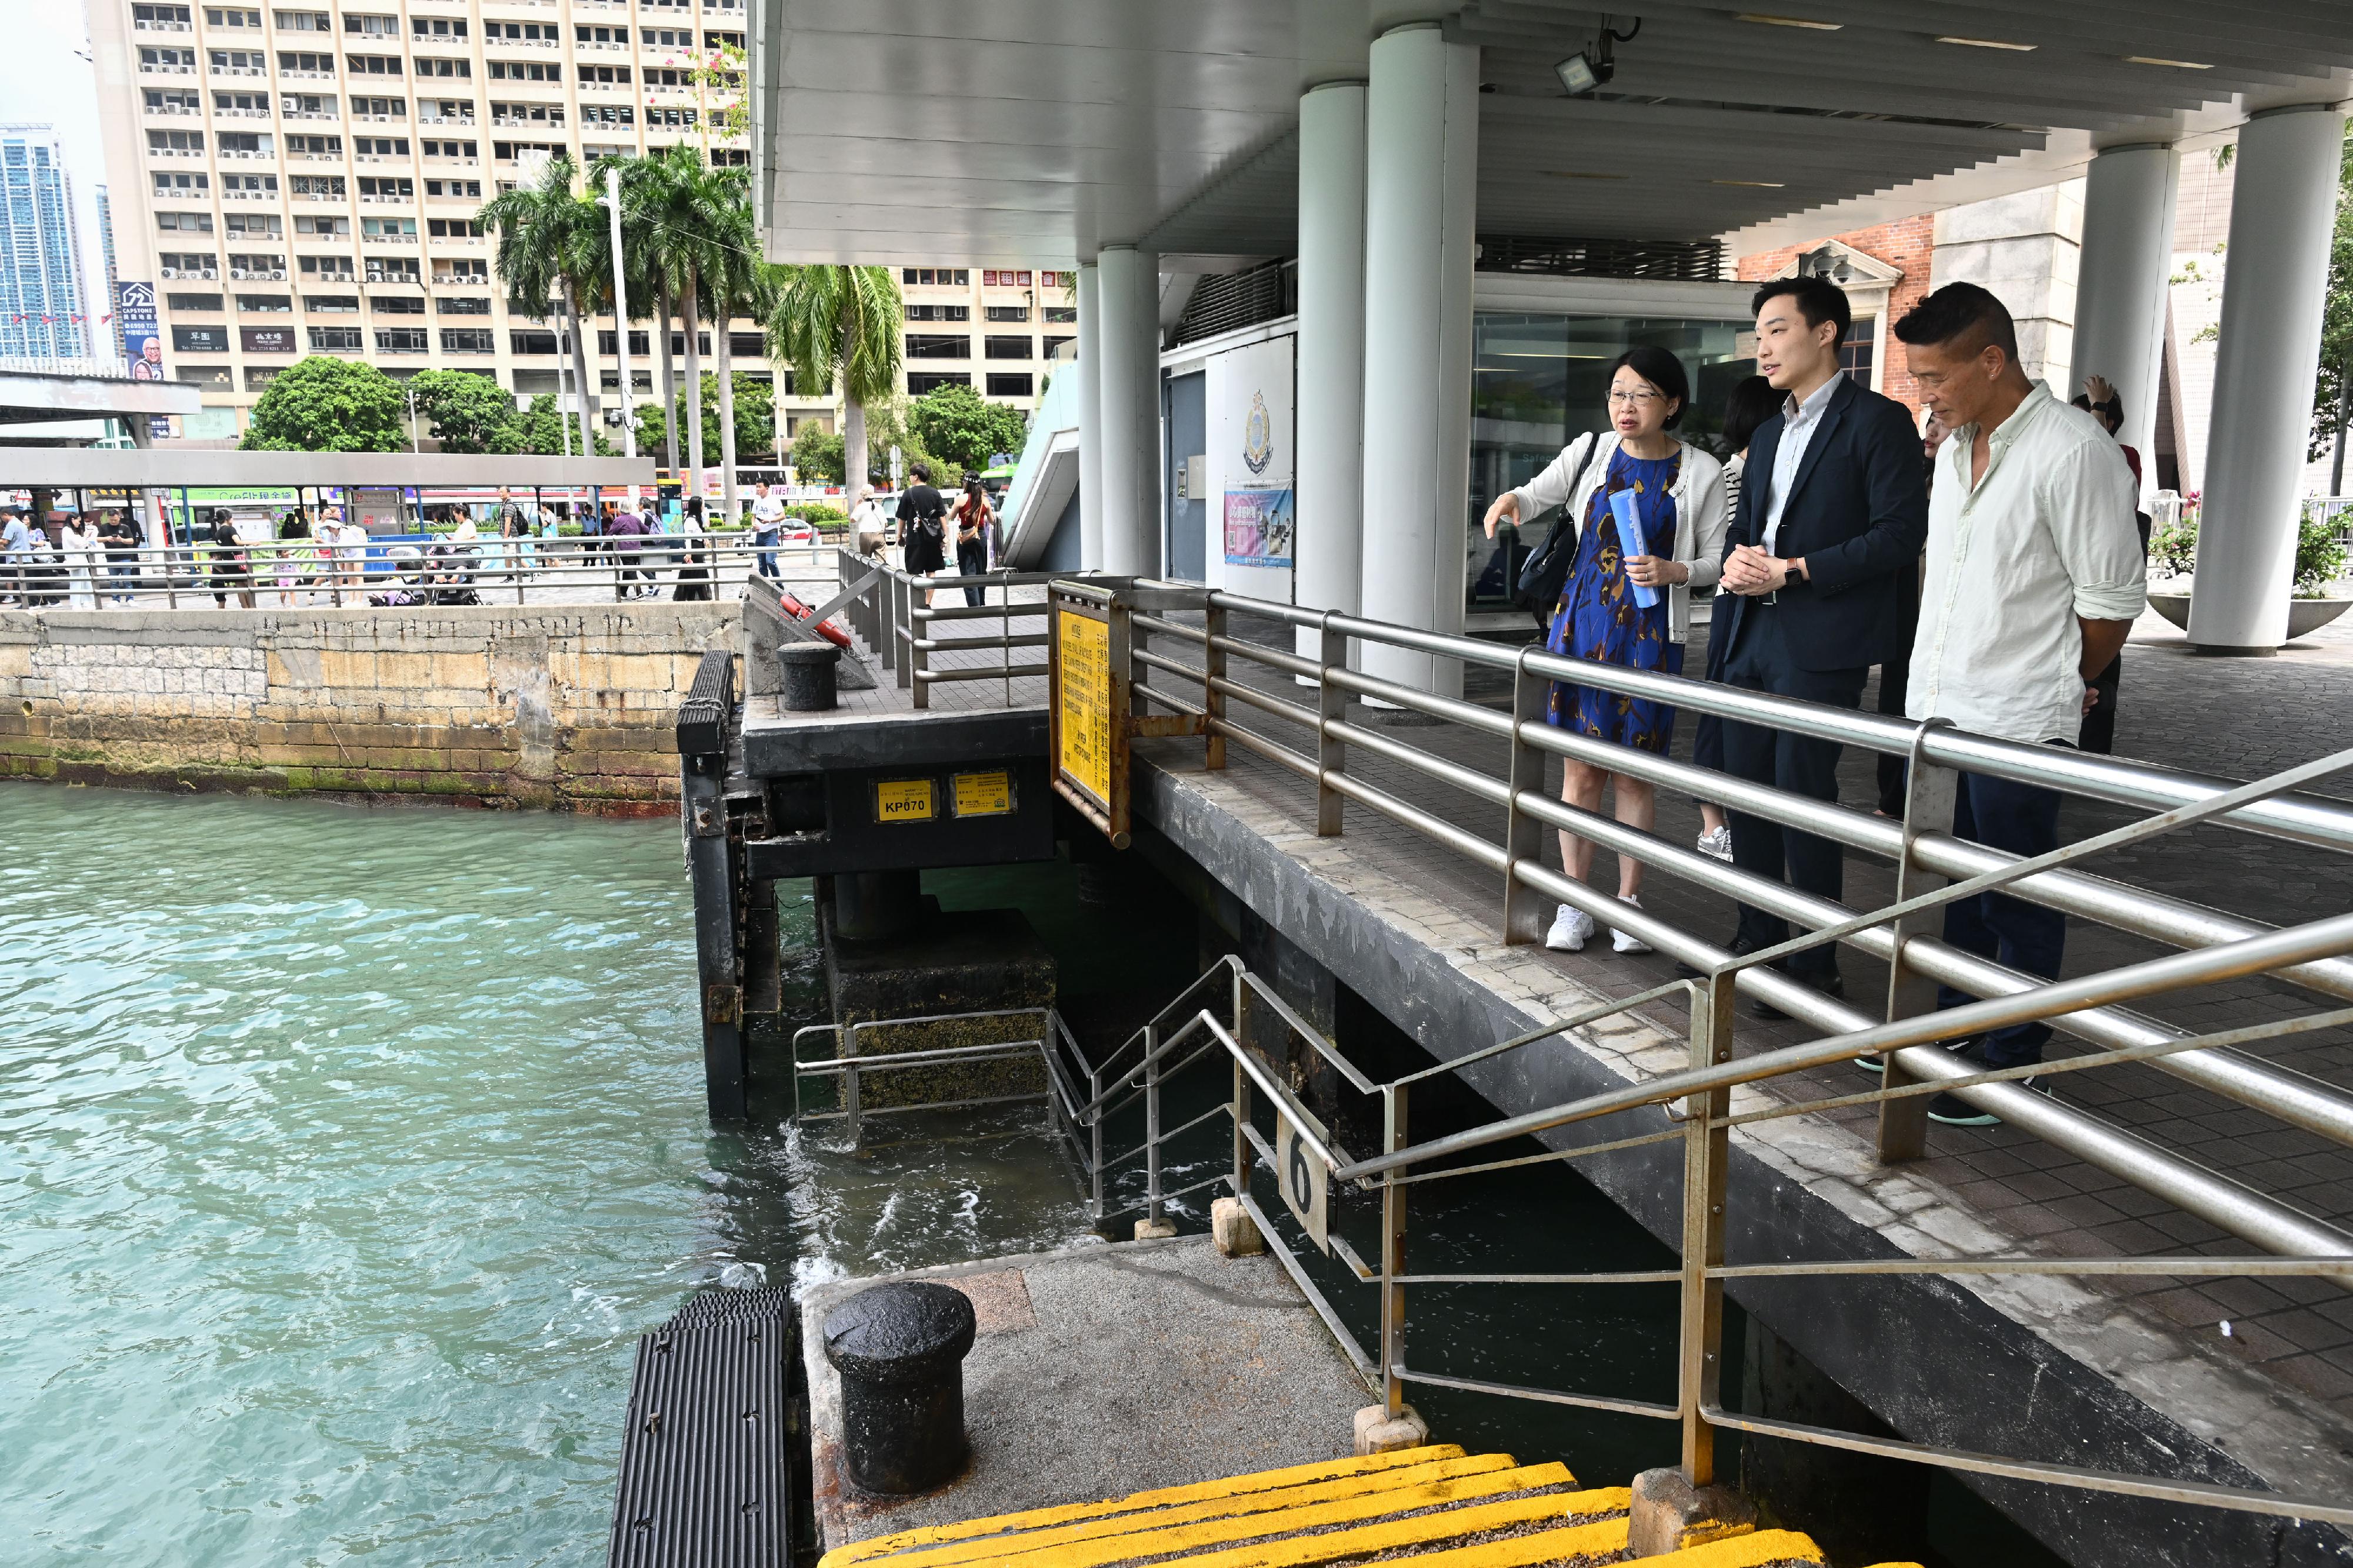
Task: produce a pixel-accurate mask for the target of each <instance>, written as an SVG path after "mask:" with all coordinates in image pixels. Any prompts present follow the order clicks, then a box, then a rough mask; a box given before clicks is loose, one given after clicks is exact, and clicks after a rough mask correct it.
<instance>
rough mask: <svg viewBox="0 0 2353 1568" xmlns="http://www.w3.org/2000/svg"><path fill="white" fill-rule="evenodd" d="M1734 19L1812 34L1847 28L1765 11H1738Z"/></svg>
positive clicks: (1809, 17)
mask: <svg viewBox="0 0 2353 1568" xmlns="http://www.w3.org/2000/svg"><path fill="white" fill-rule="evenodd" d="M1732 19H1733V20H1734V21H1736V22H1754V23H1755V24H1756V25H1757V26H1760V27H1803V28H1805V29H1806V30H1807V31H1808V32H1810V33H1835V32H1838V31H1839V30H1840V29H1841V28H1843V27H1844V26H1846V24H1845V23H1844V22H1817V21H1815V20H1814V19H1813V18H1812V17H1811V16H1771V15H1768V14H1767V13H1766V12H1763V11H1737V12H1735V13H1734V14H1733V17H1732Z"/></svg>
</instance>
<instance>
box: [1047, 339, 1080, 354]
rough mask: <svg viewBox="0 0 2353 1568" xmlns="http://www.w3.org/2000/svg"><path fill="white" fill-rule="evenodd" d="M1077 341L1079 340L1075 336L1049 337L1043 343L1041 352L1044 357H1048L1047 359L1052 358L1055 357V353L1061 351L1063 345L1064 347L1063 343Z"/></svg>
mask: <svg viewBox="0 0 2353 1568" xmlns="http://www.w3.org/2000/svg"><path fill="white" fill-rule="evenodd" d="M1077 341H1078V340H1077V339H1075V338H1067V337H1065V338H1056V337H1049V338H1048V339H1047V340H1046V342H1045V343H1044V344H1043V345H1042V347H1041V349H1040V353H1041V354H1042V356H1043V357H1044V358H1047V359H1052V358H1053V357H1054V355H1055V354H1057V353H1060V351H1061V347H1062V345H1063V344H1064V343H1069V342H1077Z"/></svg>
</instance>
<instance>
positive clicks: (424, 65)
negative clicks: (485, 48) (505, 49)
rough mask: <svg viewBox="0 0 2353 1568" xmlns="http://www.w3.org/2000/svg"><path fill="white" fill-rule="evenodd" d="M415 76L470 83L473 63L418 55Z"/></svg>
mask: <svg viewBox="0 0 2353 1568" xmlns="http://www.w3.org/2000/svg"><path fill="white" fill-rule="evenodd" d="M417 75H418V76H420V77H428V76H429V77H451V78H456V77H463V78H465V79H467V80H469V81H470V80H472V79H473V76H474V62H473V61H471V60H428V59H427V58H424V57H423V56H421V55H420V56H418V57H417ZM548 80H550V81H561V80H563V78H562V77H561V76H553V77H550V78H548Z"/></svg>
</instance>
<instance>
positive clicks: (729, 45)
mask: <svg viewBox="0 0 2353 1568" xmlns="http://www.w3.org/2000/svg"><path fill="white" fill-rule="evenodd" d="M702 47H704V48H706V49H740V48H742V47H744V35H743V34H741V33H705V34H703V35H702Z"/></svg>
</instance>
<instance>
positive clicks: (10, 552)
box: [0, 506, 33, 605]
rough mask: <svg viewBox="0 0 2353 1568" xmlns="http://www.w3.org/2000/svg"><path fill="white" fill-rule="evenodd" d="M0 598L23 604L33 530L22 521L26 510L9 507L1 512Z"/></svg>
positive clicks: (31, 549)
mask: <svg viewBox="0 0 2353 1568" xmlns="http://www.w3.org/2000/svg"><path fill="white" fill-rule="evenodd" d="M0 518H5V521H0V597H5V601H6V602H7V603H10V604H15V605H23V604H24V603H26V596H27V590H26V577H25V568H26V564H27V563H29V562H30V560H31V559H32V553H33V529H32V525H31V524H30V523H28V522H26V521H25V509H24V508H22V507H17V506H12V507H8V508H6V509H5V510H0Z"/></svg>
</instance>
